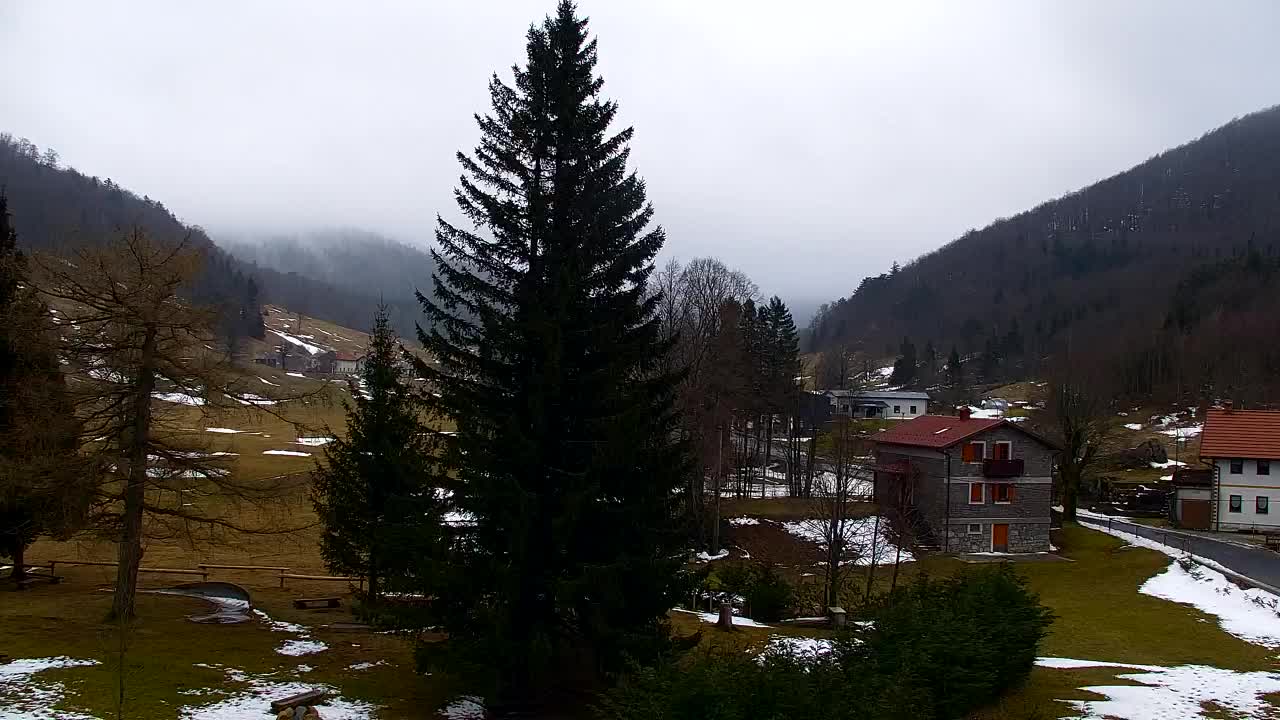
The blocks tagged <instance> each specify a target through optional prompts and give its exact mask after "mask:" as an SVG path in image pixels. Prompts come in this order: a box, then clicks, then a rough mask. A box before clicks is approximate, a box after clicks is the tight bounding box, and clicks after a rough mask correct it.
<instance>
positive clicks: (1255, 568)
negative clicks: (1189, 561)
mask: <svg viewBox="0 0 1280 720" xmlns="http://www.w3.org/2000/svg"><path fill="white" fill-rule="evenodd" d="M1077 520H1079V521H1080V522H1081V523H1085V524H1089V525H1102V526H1107V525H1110V526H1111V527H1114V528H1115V529H1116V530H1119V531H1121V532H1127V533H1131V534H1133V535H1139V536H1141V537H1145V538H1149V539H1151V540H1155V541H1156V542H1158V543H1162V544H1164V545H1168V546H1170V547H1173V548H1177V549H1179V550H1184V551H1186V552H1189V553H1191V554H1192V555H1199V556H1200V557H1204V558H1208V559H1210V560H1214V561H1216V562H1219V563H1221V564H1222V565H1223V566H1224V567H1226V568H1227V569H1229V570H1233V571H1235V572H1237V573H1240V574H1241V575H1244V576H1245V577H1248V578H1252V579H1254V580H1257V581H1258V582H1261V583H1266V584H1267V585H1270V586H1272V587H1276V588H1280V553H1277V552H1275V551H1274V550H1267V549H1265V548H1262V547H1259V546H1257V545H1251V544H1248V543H1242V542H1232V541H1230V540H1226V539H1223V540H1218V539H1215V538H1211V537H1206V536H1204V535H1198V534H1195V533H1188V532H1182V531H1179V530H1166V529H1164V528H1153V527H1148V526H1146V525H1137V524H1134V523H1131V522H1126V521H1124V520H1122V519H1120V518H1106V519H1103V518H1091V517H1078V518H1077Z"/></svg>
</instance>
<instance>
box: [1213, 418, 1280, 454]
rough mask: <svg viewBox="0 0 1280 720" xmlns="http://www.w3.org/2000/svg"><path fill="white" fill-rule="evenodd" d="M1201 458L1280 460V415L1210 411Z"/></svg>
mask: <svg viewBox="0 0 1280 720" xmlns="http://www.w3.org/2000/svg"><path fill="white" fill-rule="evenodd" d="M1200 457H1202V458H1262V459H1264V460H1280V411H1277V410H1232V411H1230V412H1228V411H1226V410H1221V409H1218V408H1210V409H1209V412H1208V413H1207V414H1206V415H1205V419H1204V432H1202V433H1201V434H1200Z"/></svg>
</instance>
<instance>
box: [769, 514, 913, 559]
mask: <svg viewBox="0 0 1280 720" xmlns="http://www.w3.org/2000/svg"><path fill="white" fill-rule="evenodd" d="M825 526H826V523H824V522H822V521H821V520H797V521H791V522H784V523H782V528H783V529H784V530H786V531H787V532H789V533H791V534H792V535H795V536H796V537H798V538H800V539H802V540H808V541H809V542H812V543H817V544H819V545H822V544H824V543H825V542H826V539H825V532H826V528H825ZM888 530H889V523H888V522H886V521H884V520H881V521H880V536H879V538H878V539H876V538H875V534H876V518H875V516H871V517H865V518H858V519H856V520H849V521H848V522H847V523H846V524H845V542H846V545H847V547H849V548H850V551H851V552H852V551H854V550H861V551H862V552H861V553H860V554H859V557H857V558H856V559H855V561H854V562H853V564H855V565H870V564H871V559H872V558H871V545H872V540H873V539H876V542H875V546H876V551H875V559H876V564H877V565H879V564H883V563H886V562H890V563H891V562H893V561H894V559H895V558H897V551H898V548H897V546H895V545H894V544H893V543H891V542H889V538H888V535H887V534H886V533H887V532H888ZM914 561H915V556H914V555H912V554H911V553H910V552H909V551H907V550H906V549H904V550H903V551H902V562H914ZM841 564H844V563H841Z"/></svg>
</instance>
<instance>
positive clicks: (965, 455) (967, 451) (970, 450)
mask: <svg viewBox="0 0 1280 720" xmlns="http://www.w3.org/2000/svg"><path fill="white" fill-rule="evenodd" d="M975 454H976V453H975V452H974V445H973V443H965V444H964V448H963V449H962V450H961V451H960V459H961V460H963V461H965V462H974V460H975V458H974V455H975Z"/></svg>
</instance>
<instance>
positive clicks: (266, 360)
mask: <svg viewBox="0 0 1280 720" xmlns="http://www.w3.org/2000/svg"><path fill="white" fill-rule="evenodd" d="M253 362H254V364H255V365H266V366H267V367H273V368H278V367H280V355H279V354H278V353H263V354H261V355H259V356H257V357H255V358H254V359H253Z"/></svg>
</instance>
